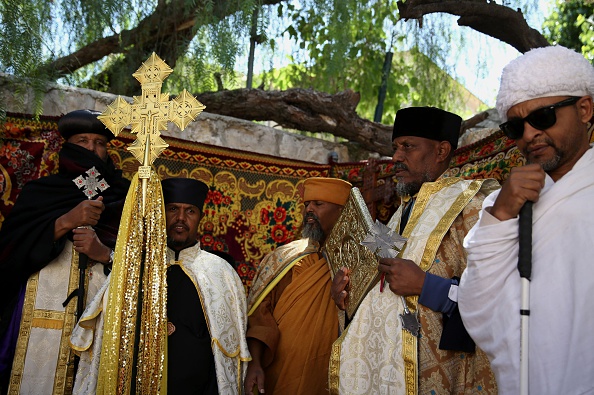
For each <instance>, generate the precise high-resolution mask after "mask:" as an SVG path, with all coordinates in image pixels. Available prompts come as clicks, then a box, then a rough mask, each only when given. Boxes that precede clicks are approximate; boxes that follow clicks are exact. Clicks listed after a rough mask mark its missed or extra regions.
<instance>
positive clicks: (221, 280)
mask: <svg viewBox="0 0 594 395" xmlns="http://www.w3.org/2000/svg"><path fill="white" fill-rule="evenodd" d="M167 257H168V261H169V262H171V264H178V265H180V266H181V267H182V269H183V270H184V272H185V273H186V274H187V275H188V277H190V279H191V280H192V282H194V284H195V285H196V287H197V292H199V295H200V300H201V303H202V304H203V309H204V314H205V316H206V317H207V322H208V325H209V328H208V329H209V332H210V335H211V339H212V340H211V341H212V350H213V354H214V359H215V369H216V375H217V385H218V389H219V394H238V393H240V392H241V390H242V389H243V379H244V377H245V372H246V368H247V361H249V360H251V357H250V354H249V351H248V348H247V342H246V340H245V332H246V328H247V312H246V308H247V303H246V297H245V291H244V287H243V284H242V283H241V280H240V278H239V276H238V275H237V273H235V271H234V270H233V268H232V267H231V266H230V265H229V263H227V261H225V260H224V259H222V258H220V257H218V256H216V255H214V254H210V253H208V252H206V251H203V250H201V249H200V246H199V245H196V246H194V247H190V248H186V249H184V250H182V251H181V252H180V255H179V259H178V261H175V259H174V258H175V253H174V252H173V251H172V250H171V249H168V250H167ZM107 289H108V282H107V283H106V285H105V286H104V287H103V288H102V290H101V291H100V292H99V294H98V295H97V297H96V298H95V300H93V302H92V303H91V304H90V305H89V307H88V308H87V310H85V312H84V314H83V318H82V319H81V321H80V322H79V324H77V326H76V327H75V329H74V330H73V332H72V336H71V339H70V342H71V346H72V347H73V348H74V349H75V350H77V351H79V352H80V353H81V359H80V364H79V369H78V372H77V375H76V378H75V382H74V394H94V393H95V391H96V387H97V376H98V369H99V362H100V352H101V342H102V339H103V314H102V312H103V310H105V308H104V304H105V303H106V298H104V297H103V296H104V295H107V294H108V293H107Z"/></svg>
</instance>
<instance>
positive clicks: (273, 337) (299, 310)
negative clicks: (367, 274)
mask: <svg viewBox="0 0 594 395" xmlns="http://www.w3.org/2000/svg"><path fill="white" fill-rule="evenodd" d="M304 186H305V192H304V196H303V200H304V202H305V217H304V226H303V232H302V236H303V238H302V239H301V240H297V241H294V242H292V243H289V244H287V245H284V246H282V247H279V248H277V249H276V250H275V251H273V252H272V253H270V254H269V255H267V256H266V257H265V258H264V259H263V260H262V262H261V263H260V266H259V267H258V272H257V273H256V277H255V278H254V282H253V286H252V288H251V291H250V293H249V295H248V311H249V312H248V315H249V317H248V331H247V335H246V337H247V341H248V347H249V350H250V353H251V355H252V361H251V362H250V363H249V365H248V372H247V376H246V380H245V390H246V393H251V391H252V390H253V389H254V387H256V388H257V389H258V391H259V392H261V393H262V392H264V390H266V393H268V394H308V395H309V394H326V393H328V385H327V378H328V362H329V358H330V352H331V349H332V343H333V342H334V340H336V338H337V337H338V335H339V333H338V331H339V329H338V328H339V327H338V308H337V307H336V305H335V304H334V302H333V301H332V299H331V297H330V287H331V285H332V279H331V274H330V268H329V266H328V263H327V262H326V259H325V258H324V257H323V256H322V254H321V253H320V252H319V251H320V248H321V246H323V245H324V242H325V240H326V237H327V236H328V235H329V234H330V231H331V230H332V228H333V227H334V224H335V223H336V221H337V220H338V218H339V217H340V214H341V212H342V207H343V206H344V204H345V203H346V201H347V199H348V197H349V194H350V191H351V184H349V183H348V182H346V181H343V180H340V179H337V178H319V177H314V178H309V179H307V180H306V181H305V183H304Z"/></svg>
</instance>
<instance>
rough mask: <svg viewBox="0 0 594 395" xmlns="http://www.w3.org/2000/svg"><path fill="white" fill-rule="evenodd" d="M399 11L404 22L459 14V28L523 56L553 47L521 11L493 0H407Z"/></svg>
mask: <svg viewBox="0 0 594 395" xmlns="http://www.w3.org/2000/svg"><path fill="white" fill-rule="evenodd" d="M398 10H399V12H400V18H401V19H418V20H421V19H422V18H423V16H424V15H427V14H433V13H436V12H445V13H447V14H452V15H457V16H459V17H460V18H459V19H458V25H460V26H468V27H470V28H472V29H474V30H477V31H479V32H481V33H484V34H486V35H489V36H491V37H494V38H497V39H499V40H501V41H503V42H505V43H507V44H509V45H511V46H512V47H514V48H516V49H517V50H518V51H520V52H522V53H524V52H527V51H529V50H531V49H533V48H538V47H546V46H548V45H550V43H549V42H548V41H547V39H546V38H544V36H543V35H542V34H541V33H540V32H538V30H535V29H533V28H531V27H530V26H528V23H527V22H526V19H524V14H522V12H521V11H520V10H519V9H518V10H513V9H511V8H509V7H506V6H503V5H499V4H496V3H495V2H494V1H493V2H491V1H485V0H474V1H473V0H466V1H452V0H450V1H436V0H408V1H406V2H402V1H399V2H398Z"/></svg>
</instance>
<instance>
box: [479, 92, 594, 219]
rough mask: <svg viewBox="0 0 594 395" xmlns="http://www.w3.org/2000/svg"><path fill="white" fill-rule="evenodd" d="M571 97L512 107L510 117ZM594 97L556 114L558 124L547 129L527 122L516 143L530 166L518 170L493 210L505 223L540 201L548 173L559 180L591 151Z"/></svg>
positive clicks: (514, 171) (516, 168)
mask: <svg viewBox="0 0 594 395" xmlns="http://www.w3.org/2000/svg"><path fill="white" fill-rule="evenodd" d="M566 98H567V96H555V97H543V98H538V99H532V100H528V101H525V102H522V103H519V104H516V105H515V106H513V107H511V108H510V109H509V111H508V112H507V116H508V118H515V117H520V118H524V117H526V116H527V115H528V114H530V113H531V112H532V111H534V110H537V109H539V108H542V107H544V106H549V105H551V104H554V103H557V102H560V101H561V100H564V99H566ZM593 112H594V110H593V105H592V98H591V97H589V96H584V97H582V98H581V99H580V100H579V101H578V102H577V103H575V105H571V106H567V107H561V108H558V109H557V110H556V111H555V116H556V119H557V121H556V122H555V124H554V125H553V126H551V127H550V128H548V129H546V130H538V129H535V128H534V127H532V126H530V124H528V122H525V123H524V134H523V135H522V137H521V138H520V139H518V140H516V144H517V145H518V149H519V150H520V151H521V152H522V154H524V156H525V157H526V159H527V161H528V164H527V165H526V166H520V167H514V168H513V169H511V172H510V175H509V177H508V178H507V180H506V181H505V183H504V184H503V187H502V188H501V192H500V193H499V195H498V196H497V199H496V200H495V203H494V204H493V206H492V207H489V208H487V211H489V212H490V213H491V215H493V216H494V217H495V218H497V219H499V220H500V221H505V220H508V219H511V218H515V217H517V216H518V214H519V212H520V209H521V208H522V206H524V204H525V203H526V201H531V202H535V203H536V202H538V199H539V197H540V193H541V191H542V188H543V187H544V185H545V179H546V175H547V174H548V175H549V176H550V177H551V178H552V179H553V181H558V180H559V179H560V178H561V177H563V176H564V175H565V174H567V172H569V171H570V170H571V169H572V168H573V166H574V165H575V164H576V162H577V161H578V160H579V159H580V158H581V157H582V155H583V154H584V153H585V152H586V151H587V150H588V149H589V147H590V145H589V136H588V121H589V120H590V119H591V118H592V113H593Z"/></svg>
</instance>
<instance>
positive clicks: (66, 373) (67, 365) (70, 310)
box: [53, 245, 89, 395]
mask: <svg viewBox="0 0 594 395" xmlns="http://www.w3.org/2000/svg"><path fill="white" fill-rule="evenodd" d="M78 272H79V269H78V253H77V252H76V251H74V245H73V246H72V262H71V263H70V278H69V279H68V295H70V293H71V292H73V291H74V290H75V289H77V288H78V277H79V276H78ZM88 289H89V281H88V277H87V276H85V290H88ZM85 293H86V292H85ZM76 305H77V303H76V301H75V300H71V301H70V303H68V305H66V309H65V311H64V320H63V323H64V324H63V327H62V335H61V337H60V353H59V356H58V364H57V365H56V375H55V378H54V392H53V393H54V394H55V395H60V394H65V393H66V394H70V393H72V386H73V384H74V351H72V350H71V349H70V334H71V333H72V329H74V325H75V323H76ZM83 306H84V302H83Z"/></svg>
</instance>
